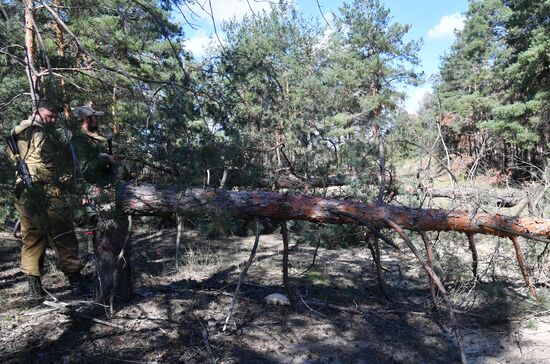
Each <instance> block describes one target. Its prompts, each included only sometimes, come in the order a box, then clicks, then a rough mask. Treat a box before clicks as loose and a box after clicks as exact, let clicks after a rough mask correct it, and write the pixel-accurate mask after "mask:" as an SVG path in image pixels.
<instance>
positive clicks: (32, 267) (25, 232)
mask: <svg viewBox="0 0 550 364" xmlns="http://www.w3.org/2000/svg"><path fill="white" fill-rule="evenodd" d="M56 194H57V196H56ZM43 199H44V200H42V199H41V198H40V197H39V196H37V195H31V194H28V193H26V192H25V193H23V194H22V196H20V197H19V198H17V199H16V200H15V208H16V210H17V212H18V213H19V216H20V220H21V235H22V240H23V245H22V247H21V271H23V273H25V274H27V275H31V276H37V277H40V276H42V275H43V272H44V258H45V255H46V247H47V246H48V245H49V246H50V247H51V248H52V249H53V250H54V252H55V255H56V256H57V259H58V262H59V265H60V267H61V271H62V272H63V273H64V274H65V275H66V276H67V277H69V278H72V277H76V276H78V275H79V274H80V261H79V259H78V241H77V238H76V234H75V230H74V226H73V222H72V219H71V214H70V209H68V208H67V206H64V204H63V203H62V200H61V198H60V196H59V193H57V192H55V191H54V194H53V196H52V194H44V196H43Z"/></svg>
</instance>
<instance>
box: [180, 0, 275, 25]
mask: <svg viewBox="0 0 550 364" xmlns="http://www.w3.org/2000/svg"><path fill="white" fill-rule="evenodd" d="M209 1H210V3H209ZM210 4H212V13H213V14H214V19H215V20H216V22H220V21H226V20H230V19H232V18H236V19H237V20H240V19H242V18H243V17H244V16H245V15H247V14H248V15H250V14H252V12H254V13H255V14H257V13H259V12H261V11H262V10H266V11H269V9H270V5H269V1H258V0H248V1H247V0H223V1H222V0H199V4H194V5H191V9H193V11H194V12H195V14H198V15H199V16H201V17H202V18H203V19H210Z"/></svg>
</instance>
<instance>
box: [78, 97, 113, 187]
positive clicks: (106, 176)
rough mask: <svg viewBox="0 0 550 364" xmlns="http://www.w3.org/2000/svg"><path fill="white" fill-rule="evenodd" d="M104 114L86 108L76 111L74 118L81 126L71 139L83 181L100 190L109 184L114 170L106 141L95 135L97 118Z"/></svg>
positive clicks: (97, 124)
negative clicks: (79, 163)
mask: <svg viewBox="0 0 550 364" xmlns="http://www.w3.org/2000/svg"><path fill="white" fill-rule="evenodd" d="M104 114H105V113H104V112H102V111H97V110H94V109H92V108H91V107H88V106H82V107H79V108H78V109H76V117H77V118H78V120H79V121H80V122H81V124H80V130H79V131H77V132H76V133H75V134H74V136H73V138H72V141H73V144H74V146H75V149H76V154H77V155H78V159H79V160H80V162H81V168H82V174H83V175H84V179H85V180H86V182H87V183H89V184H91V185H94V186H97V187H100V188H101V187H107V186H108V185H109V184H111V182H112V178H113V168H114V157H113V156H112V155H111V154H110V153H109V149H108V144H107V143H108V139H107V138H105V137H103V136H101V135H99V134H98V133H97V131H98V129H99V118H100V117H102V116H103V115H104Z"/></svg>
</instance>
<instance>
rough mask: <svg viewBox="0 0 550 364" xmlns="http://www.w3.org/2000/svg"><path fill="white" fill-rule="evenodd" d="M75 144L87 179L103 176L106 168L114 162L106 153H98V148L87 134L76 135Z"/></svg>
mask: <svg viewBox="0 0 550 364" xmlns="http://www.w3.org/2000/svg"><path fill="white" fill-rule="evenodd" d="M73 145H74V147H75V151H76V155H77V156H78V158H79V160H80V163H81V167H82V173H83V174H84V178H85V179H86V180H93V179H94V178H97V177H98V176H101V175H102V173H103V172H104V171H105V169H106V168H108V167H109V166H110V165H111V164H112V158H111V156H109V155H108V154H106V153H99V154H98V153H97V150H96V148H95V147H94V146H93V145H91V144H90V142H88V140H87V137H86V136H76V137H74V138H73Z"/></svg>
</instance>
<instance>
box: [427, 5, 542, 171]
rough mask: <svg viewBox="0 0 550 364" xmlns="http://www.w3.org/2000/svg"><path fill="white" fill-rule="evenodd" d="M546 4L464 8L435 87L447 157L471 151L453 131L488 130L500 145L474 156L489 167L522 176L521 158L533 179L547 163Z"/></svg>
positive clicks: (456, 132) (459, 134)
mask: <svg viewBox="0 0 550 364" xmlns="http://www.w3.org/2000/svg"><path fill="white" fill-rule="evenodd" d="M549 6H550V5H549V4H548V2H544V1H541V2H533V1H526V0H519V1H502V0H477V1H472V2H471V3H470V6H469V9H468V11H467V12H466V22H465V25H464V29H463V30H462V31H461V32H459V33H458V37H457V39H456V41H455V43H454V45H453V47H452V49H451V52H450V53H449V54H448V55H446V56H445V57H444V59H443V62H442V65H441V69H440V77H441V79H440V81H439V82H438V85H437V88H436V89H437V93H438V95H439V96H440V99H441V108H442V110H441V112H442V113H450V114H452V117H453V124H452V125H451V127H450V129H449V131H450V132H451V136H452V138H450V140H449V141H448V145H449V146H450V148H451V151H452V152H455V151H456V152H459V153H464V152H470V153H471V151H465V150H464V149H463V148H462V147H461V146H460V143H461V134H464V133H476V134H478V135H480V134H482V133H483V134H486V133H488V134H486V135H487V136H488V137H489V138H491V139H493V140H495V142H497V143H499V144H500V146H503V149H502V150H497V151H496V152H497V153H495V150H491V152H490V153H488V154H487V155H485V156H482V157H484V159H485V160H486V162H487V164H488V165H491V166H492V167H493V168H494V167H497V168H500V169H503V170H505V171H507V170H510V169H511V170H514V171H515V172H520V173H523V175H525V172H526V171H524V170H523V169H524V168H525V167H524V165H523V164H524V163H523V162H521V163H520V161H522V160H524V161H525V162H526V163H527V164H530V165H531V166H532V167H531V168H530V169H531V172H530V173H531V174H527V175H531V176H535V175H537V174H539V173H540V171H542V170H544V168H545V167H546V166H547V164H548V162H547V158H546V157H544V156H545V154H546V153H547V151H548V142H549V136H550V129H549V128H550V127H549V125H550V123H549V121H550V120H549V119H548V115H550V113H549V109H548V108H549V106H548V105H549V102H548V101H550V97H549V93H548V91H547V90H548V85H549V80H550V73H549V69H548V67H547V66H548V63H549V60H550V55H549V53H548V49H549V48H550V43H549V42H550V41H549V37H548V34H550V27H549V25H548V21H547V14H548V11H549V10H550V8H549ZM485 138H487V137H485ZM534 147H537V148H536V151H533V152H532V151H531V150H532V149H533V148H534ZM477 152H480V150H479V149H475V151H474V153H477ZM526 152H528V154H526ZM498 154H503V155H504V157H503V158H499V157H498Z"/></svg>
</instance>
